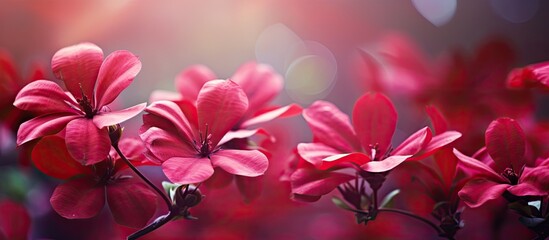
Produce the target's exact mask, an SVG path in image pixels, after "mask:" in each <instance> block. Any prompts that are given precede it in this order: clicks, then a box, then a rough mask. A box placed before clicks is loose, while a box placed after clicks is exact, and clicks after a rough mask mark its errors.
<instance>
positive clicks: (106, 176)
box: [32, 135, 156, 228]
mask: <svg viewBox="0 0 549 240" xmlns="http://www.w3.org/2000/svg"><path fill="white" fill-rule="evenodd" d="M120 148H121V151H122V152H123V153H124V155H126V156H127V157H128V159H130V160H131V161H132V162H133V163H134V165H137V166H139V165H143V164H146V163H147V162H146V158H145V157H144V155H143V152H144V150H145V149H144V147H143V143H142V142H141V141H139V140H135V139H123V140H121V141H120ZM104 159H105V160H104V161H101V162H98V163H96V164H94V165H89V166H84V165H82V164H80V163H79V162H77V161H76V160H75V159H74V158H72V156H71V155H70V153H69V152H68V149H67V147H66V145H65V141H64V139H63V138H61V137H59V136H55V135H54V136H47V137H44V138H42V139H41V140H40V141H39V142H38V143H37V144H36V146H35V147H34V149H33V152H32V160H33V163H34V165H35V166H36V168H38V169H39V170H40V171H42V172H43V173H45V174H47V175H49V176H51V177H55V178H58V179H62V180H66V182H65V183H63V184H61V185H59V186H57V187H56V188H55V190H54V191H53V195H52V196H51V199H50V203H51V205H52V208H53V209H54V210H55V211H56V212H57V213H58V214H59V215H61V216H63V217H65V218H68V219H83V218H91V217H94V216H96V215H97V214H98V213H99V212H100V211H101V210H102V209H103V207H104V206H105V201H106V202H107V203H108V205H109V209H110V210H111V212H112V215H113V217H114V220H115V221H116V222H117V223H119V224H122V225H125V226H128V227H134V228H139V227H142V226H144V225H145V224H147V222H148V221H149V220H150V219H151V217H152V216H153V214H154V212H155V211H156V195H155V193H154V192H152V191H151V190H150V188H149V186H147V185H146V184H144V183H143V182H141V180H140V179H139V178H137V177H134V176H133V175H132V172H131V171H129V170H128V167H127V165H126V164H125V163H124V162H123V161H122V160H121V159H120V157H119V156H118V154H117V153H116V152H115V151H114V149H113V150H112V151H111V153H110V154H107V155H105V157H104ZM126 170H127V171H126Z"/></svg>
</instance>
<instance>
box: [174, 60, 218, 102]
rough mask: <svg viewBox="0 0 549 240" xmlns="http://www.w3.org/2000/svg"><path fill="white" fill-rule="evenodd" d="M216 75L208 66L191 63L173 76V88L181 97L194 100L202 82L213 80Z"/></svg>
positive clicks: (202, 84)
mask: <svg viewBox="0 0 549 240" xmlns="http://www.w3.org/2000/svg"><path fill="white" fill-rule="evenodd" d="M216 78H217V77H216V76H215V74H214V73H213V72H212V70H210V69H209V68H208V67H206V66H204V65H192V66H190V67H188V68H186V69H184V70H183V71H181V73H179V75H177V77H176V78H175V89H177V91H178V92H179V93H181V95H183V98H185V99H189V100H192V101H196V99H197V98H198V92H199V91H200V89H201V88H202V86H204V83H206V82H208V81H210V80H214V79H216Z"/></svg>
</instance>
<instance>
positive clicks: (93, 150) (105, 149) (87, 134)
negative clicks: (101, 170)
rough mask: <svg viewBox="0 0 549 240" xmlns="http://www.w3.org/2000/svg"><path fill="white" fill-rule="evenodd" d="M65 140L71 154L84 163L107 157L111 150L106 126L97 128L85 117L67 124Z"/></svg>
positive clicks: (89, 163)
mask: <svg viewBox="0 0 549 240" xmlns="http://www.w3.org/2000/svg"><path fill="white" fill-rule="evenodd" d="M65 141H66V143H67V150H68V151H69V153H70V154H71V156H72V157H73V158H74V159H76V160H77V161H79V162H81V163H82V164H84V165H92V164H95V163H98V162H100V161H103V160H105V159H107V157H108V156H109V151H110V150H111V140H110V138H109V133H108V131H107V128H101V129H99V128H97V126H95V124H94V123H93V121H92V120H90V119H87V118H78V119H74V120H72V121H70V122H69V124H67V131H66V133H65Z"/></svg>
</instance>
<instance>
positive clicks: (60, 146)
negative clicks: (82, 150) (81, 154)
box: [31, 135, 92, 179]
mask: <svg viewBox="0 0 549 240" xmlns="http://www.w3.org/2000/svg"><path fill="white" fill-rule="evenodd" d="M31 154H32V155H31V156H32V162H33V163H34V166H35V167H36V168H37V169H38V170H40V171H41V172H43V173H45V174H46V175H48V176H50V177H54V178H59V179H68V178H71V177H74V176H77V175H80V174H84V175H87V174H91V173H92V172H91V169H90V168H88V167H85V166H83V165H82V164H80V163H79V162H77V161H76V160H74V158H72V157H71V155H70V154H69V152H68V151H67V147H66V145H65V140H64V139H63V138H61V137H59V136H55V135H54V136H47V137H44V138H42V139H41V140H40V142H38V143H37V144H36V145H35V146H34V148H33V149H32V153H31Z"/></svg>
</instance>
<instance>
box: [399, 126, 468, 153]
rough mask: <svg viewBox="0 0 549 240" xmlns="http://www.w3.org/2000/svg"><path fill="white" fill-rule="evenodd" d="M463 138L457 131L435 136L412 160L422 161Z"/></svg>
mask: <svg viewBox="0 0 549 240" xmlns="http://www.w3.org/2000/svg"><path fill="white" fill-rule="evenodd" d="M460 137H461V133H459V132H456V131H446V132H443V133H441V134H438V135H436V136H434V137H433V138H432V139H431V141H430V142H429V143H428V144H427V146H425V148H423V149H422V150H421V151H420V152H419V153H418V154H416V155H415V156H413V157H412V159H410V160H421V159H424V158H427V157H429V156H431V155H433V154H435V153H436V152H437V151H438V150H439V149H441V148H443V147H445V146H448V144H450V143H452V142H454V141H455V140H457V139H458V138H460ZM450 154H451V153H450Z"/></svg>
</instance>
